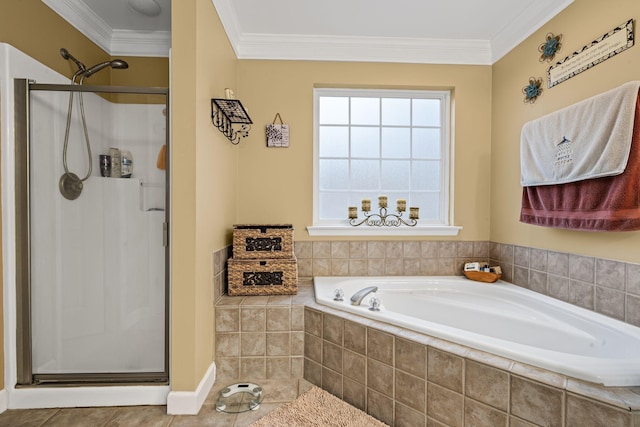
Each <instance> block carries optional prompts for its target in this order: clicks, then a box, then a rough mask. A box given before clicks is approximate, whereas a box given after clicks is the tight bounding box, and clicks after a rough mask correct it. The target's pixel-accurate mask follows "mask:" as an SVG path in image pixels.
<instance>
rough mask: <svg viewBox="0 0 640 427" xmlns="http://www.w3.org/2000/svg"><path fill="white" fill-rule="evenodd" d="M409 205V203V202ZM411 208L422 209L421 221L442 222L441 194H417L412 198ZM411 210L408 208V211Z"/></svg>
mask: <svg viewBox="0 0 640 427" xmlns="http://www.w3.org/2000/svg"><path fill="white" fill-rule="evenodd" d="M407 203H409V201H408V200H407ZM410 206H416V207H419V208H420V213H419V215H420V220H421V221H423V222H440V193H417V194H414V196H413V197H412V198H411V202H410ZM408 209H409V208H408V207H407V210H408Z"/></svg>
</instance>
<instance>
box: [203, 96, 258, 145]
mask: <svg viewBox="0 0 640 427" xmlns="http://www.w3.org/2000/svg"><path fill="white" fill-rule="evenodd" d="M211 123H213V125H214V126H215V127H217V128H218V130H219V131H220V132H222V134H223V135H224V136H226V137H227V139H228V140H229V141H231V143H232V144H234V145H236V144H238V143H239V142H240V139H242V138H246V137H247V136H249V131H250V130H251V125H252V124H253V122H252V121H251V118H250V117H249V114H248V113H247V110H245V109H244V107H243V106H242V103H241V102H240V101H238V100H237V99H219V98H211ZM234 124H240V128H239V129H234V128H233V125H234Z"/></svg>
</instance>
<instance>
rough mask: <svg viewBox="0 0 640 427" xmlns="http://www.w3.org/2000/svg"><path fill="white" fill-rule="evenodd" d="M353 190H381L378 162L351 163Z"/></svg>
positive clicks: (353, 161) (356, 161)
mask: <svg viewBox="0 0 640 427" xmlns="http://www.w3.org/2000/svg"><path fill="white" fill-rule="evenodd" d="M351 188H352V189H353V190H355V191H358V190H378V189H379V188H380V162H379V161H378V160H352V161H351Z"/></svg>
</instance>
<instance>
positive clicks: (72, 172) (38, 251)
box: [14, 51, 169, 388]
mask: <svg viewBox="0 0 640 427" xmlns="http://www.w3.org/2000/svg"><path fill="white" fill-rule="evenodd" d="M65 52H66V51H65ZM66 53H67V55H68V52H66ZM61 54H63V57H64V52H62V51H61ZM69 56H70V55H69ZM65 59H72V60H74V61H75V62H76V65H78V68H79V70H78V72H77V73H76V75H75V76H74V78H73V79H72V81H71V84H43V83H36V82H34V81H30V80H27V79H15V80H14V105H15V212H16V214H15V242H16V252H15V262H16V264H15V274H16V293H15V300H16V304H15V307H16V319H17V320H16V322H17V323H16V337H15V338H16V339H15V340H16V381H15V383H16V388H25V387H27V388H29V387H38V388H40V387H39V386H43V385H45V386H55V385H65V386H74V385H75V386H78V385H85V386H90V385H104V384H110V385H134V384H135V385H166V384H167V383H168V381H169V375H168V372H169V356H168V355H169V334H168V331H169V274H168V273H169V258H168V257H169V242H168V231H167V228H168V224H169V210H168V206H169V202H168V200H169V185H168V182H169V162H168V147H169V144H168V135H169V134H168V130H169V126H168V123H169V121H168V115H169V93H168V89H165V88H143V87H114V86H90V85H85V84H82V83H83V82H82V80H84V79H85V78H86V77H89V76H90V74H89V71H92V70H93V72H97V71H99V70H100V69H102V68H105V67H107V66H111V67H114V68H125V67H124V66H123V65H122V64H118V63H116V64H112V63H104V64H97V65H96V66H94V67H91V68H88V67H84V65H83V64H81V63H79V61H77V60H75V58H73V57H72V56H70V58H69V57H66V58H65ZM78 63H79V64H78ZM76 77H79V78H80V80H79V81H78V82H75V78H76ZM76 83H80V84H76ZM78 101H81V102H80V103H79V102H78ZM116 152H119V153H125V152H126V153H127V155H128V159H129V164H128V167H129V171H131V168H132V171H131V173H130V175H129V176H126V175H117V176H114V175H115V174H113V175H111V176H109V175H110V174H109V173H107V171H106V169H105V168H104V166H105V165H104V164H103V165H102V166H103V168H102V170H101V165H100V163H99V159H100V158H102V159H106V158H107V157H105V156H106V155H109V154H110V153H111V154H114V153H116ZM112 160H113V159H112ZM109 166H111V165H109ZM123 166H124V164H123ZM105 175H106V176H105ZM72 176H73V177H75V178H73V177H72ZM125 176H126V177H125ZM70 189H71V190H72V191H71V194H72V196H73V197H68V195H69V191H70Z"/></svg>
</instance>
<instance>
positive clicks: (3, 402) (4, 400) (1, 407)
mask: <svg viewBox="0 0 640 427" xmlns="http://www.w3.org/2000/svg"><path fill="white" fill-rule="evenodd" d="M7 409H9V395H8V394H7V389H6V388H3V389H2V390H0V414H1V413H3V412H4V411H6V410H7Z"/></svg>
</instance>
